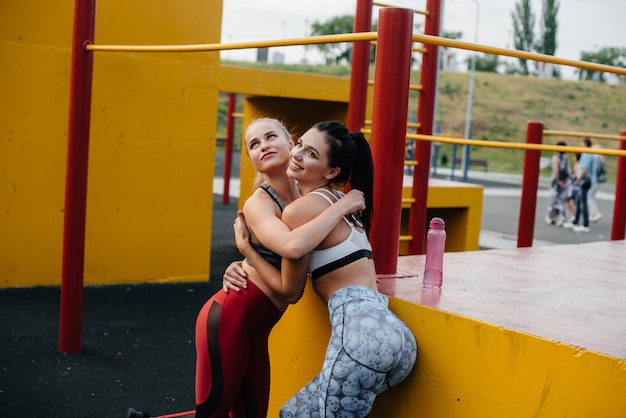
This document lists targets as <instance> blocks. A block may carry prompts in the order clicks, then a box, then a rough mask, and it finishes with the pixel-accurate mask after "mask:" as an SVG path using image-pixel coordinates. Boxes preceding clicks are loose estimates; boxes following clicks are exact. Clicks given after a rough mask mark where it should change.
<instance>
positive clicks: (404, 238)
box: [400, 235, 413, 241]
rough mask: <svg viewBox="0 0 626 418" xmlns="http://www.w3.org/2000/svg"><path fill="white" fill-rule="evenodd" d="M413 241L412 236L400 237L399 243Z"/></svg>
mask: <svg viewBox="0 0 626 418" xmlns="http://www.w3.org/2000/svg"><path fill="white" fill-rule="evenodd" d="M411 240H413V236H412V235H400V241H411Z"/></svg>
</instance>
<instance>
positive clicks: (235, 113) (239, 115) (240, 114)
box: [231, 112, 243, 118]
mask: <svg viewBox="0 0 626 418" xmlns="http://www.w3.org/2000/svg"><path fill="white" fill-rule="evenodd" d="M231 116H232V117H233V118H243V113H241V112H240V113H237V112H233V113H232V114H231Z"/></svg>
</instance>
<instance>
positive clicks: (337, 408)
mask: <svg viewBox="0 0 626 418" xmlns="http://www.w3.org/2000/svg"><path fill="white" fill-rule="evenodd" d="M388 303H389V302H388V300H387V298H386V297H385V296H383V295H381V294H380V293H378V292H376V291H373V290H371V289H368V288H366V287H362V286H347V287H344V288H342V289H340V290H338V291H337V292H335V294H334V295H333V296H332V297H331V298H330V301H329V302H328V311H329V314H330V323H331V325H332V331H331V335H330V342H329V344H328V347H327V348H326V358H325V359H324V365H323V366H322V372H321V373H320V374H319V375H317V376H315V377H314V378H313V380H311V381H310V382H309V383H308V384H307V385H306V386H305V387H304V388H302V389H301V390H300V391H299V392H298V393H296V394H295V395H294V396H293V397H292V398H291V399H290V400H289V401H288V402H287V403H286V404H285V405H283V407H282V408H281V410H280V416H281V417H282V418H292V417H293V418H301V417H302V418H304V417H314V418H315V417H320V418H331V417H365V416H367V415H368V414H369V413H370V411H371V410H372V406H373V405H374V399H375V398H376V395H378V394H379V393H382V392H384V391H385V390H387V389H389V388H390V387H393V386H396V385H397V384H399V383H400V382H402V381H403V380H404V379H405V378H406V377H407V376H408V374H409V373H410V372H411V370H412V369H413V365H414V364H415V360H416V358H417V344H416V343H415V338H414V337H413V334H412V333H411V331H410V330H409V329H408V327H407V326H406V325H405V324H404V323H403V322H402V321H400V319H398V317H397V316H396V315H394V314H393V312H391V311H390V310H389V308H388V307H387V306H388Z"/></svg>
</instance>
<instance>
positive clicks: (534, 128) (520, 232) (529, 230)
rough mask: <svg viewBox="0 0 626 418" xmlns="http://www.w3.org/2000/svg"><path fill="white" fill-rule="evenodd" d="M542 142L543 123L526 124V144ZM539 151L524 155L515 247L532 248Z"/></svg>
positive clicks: (531, 151) (528, 152) (527, 152)
mask: <svg viewBox="0 0 626 418" xmlns="http://www.w3.org/2000/svg"><path fill="white" fill-rule="evenodd" d="M542 142H543V123H541V122H528V128H527V131H526V143H527V144H541V143H542ZM540 159H541V151H538V150H526V152H525V153H524V176H523V179H522V197H521V200H520V213H519V222H518V224H517V247H518V248H522V247H532V246H533V238H534V235H535V212H536V208H537V189H538V188H539V170H540V166H539V160H540Z"/></svg>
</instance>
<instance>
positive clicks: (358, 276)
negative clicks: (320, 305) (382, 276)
mask: <svg viewBox="0 0 626 418" xmlns="http://www.w3.org/2000/svg"><path fill="white" fill-rule="evenodd" d="M346 286H363V287H367V288H370V289H372V290H375V291H378V286H377V285H376V271H375V270H374V261H373V260H371V259H369V258H361V259H359V260H357V261H354V262H352V263H350V264H348V265H347V266H344V267H341V268H340V269H337V270H335V271H332V272H330V273H328V274H326V275H324V276H322V277H319V278H317V279H315V280H313V290H315V293H317V295H318V296H319V297H320V299H321V300H322V301H323V302H324V303H325V304H328V300H329V299H330V297H331V296H332V295H333V294H334V293H335V292H336V291H337V290H339V289H341V288H342V287H346Z"/></svg>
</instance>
